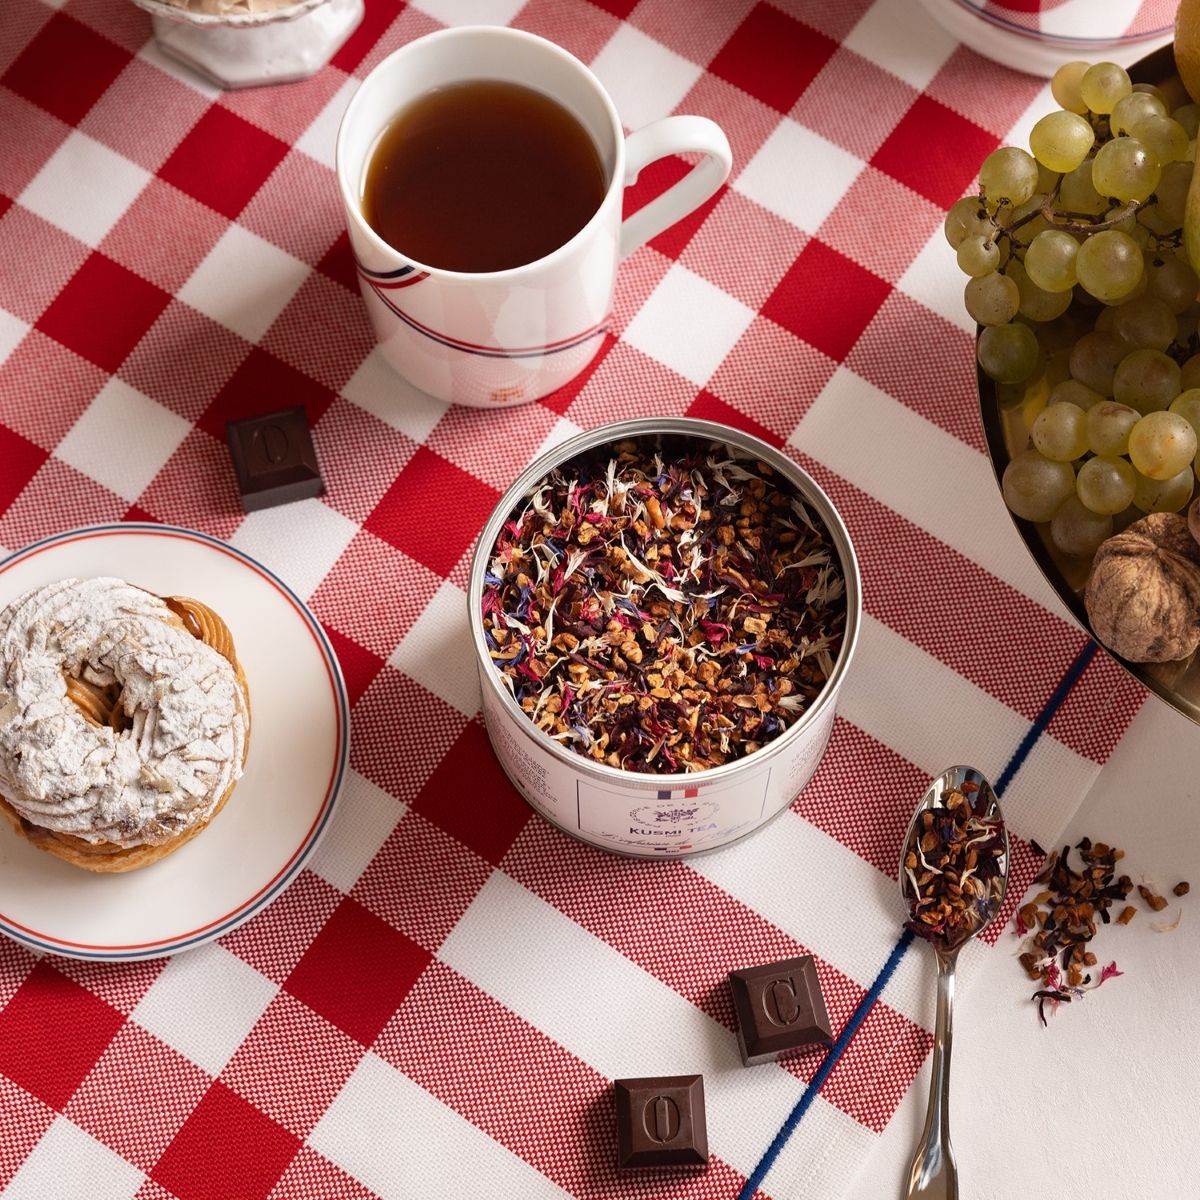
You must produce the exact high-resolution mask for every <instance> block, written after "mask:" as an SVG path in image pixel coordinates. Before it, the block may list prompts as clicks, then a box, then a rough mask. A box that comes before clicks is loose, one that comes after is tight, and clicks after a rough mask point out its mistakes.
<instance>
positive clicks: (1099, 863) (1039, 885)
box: [1015, 838, 1190, 1025]
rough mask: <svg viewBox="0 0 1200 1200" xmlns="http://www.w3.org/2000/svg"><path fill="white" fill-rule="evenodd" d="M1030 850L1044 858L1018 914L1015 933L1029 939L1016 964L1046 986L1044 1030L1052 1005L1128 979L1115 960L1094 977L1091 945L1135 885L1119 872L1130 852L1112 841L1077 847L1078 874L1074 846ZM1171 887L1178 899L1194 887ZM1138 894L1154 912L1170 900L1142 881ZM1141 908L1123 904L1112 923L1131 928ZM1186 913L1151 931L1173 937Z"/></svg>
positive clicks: (1041, 993)
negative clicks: (1122, 977)
mask: <svg viewBox="0 0 1200 1200" xmlns="http://www.w3.org/2000/svg"><path fill="white" fill-rule="evenodd" d="M1031 846H1032V849H1033V851H1034V853H1036V854H1039V855H1041V856H1042V857H1043V858H1045V860H1046V861H1045V863H1044V864H1043V866H1042V870H1041V871H1040V873H1039V874H1038V876H1037V878H1036V879H1035V880H1034V881H1033V884H1032V885H1031V888H1033V889H1037V890H1036V892H1035V894H1034V895H1033V897H1032V899H1030V900H1029V901H1028V902H1027V903H1025V904H1023V905H1021V906H1020V907H1019V908H1018V909H1017V913H1016V917H1015V927H1016V934H1017V936H1018V937H1021V938H1024V939H1025V940H1024V941H1023V942H1022V944H1021V953H1020V955H1019V957H1018V961H1019V962H1020V964H1021V967H1022V969H1023V970H1024V971H1025V973H1026V974H1027V975H1028V976H1029V978H1030V979H1034V980H1037V982H1039V983H1040V984H1042V986H1041V987H1040V988H1039V989H1038V990H1037V991H1036V992H1034V993H1033V997H1032V998H1033V1000H1034V1001H1035V1002H1036V1004H1037V1007H1038V1017H1039V1018H1040V1020H1041V1022H1042V1024H1043V1025H1045V1024H1046V1006H1047V1005H1049V1006H1050V1011H1051V1012H1054V1011H1055V1010H1056V1009H1057V1008H1058V1006H1059V1005H1060V1004H1069V1003H1070V1002H1071V1001H1072V1000H1073V999H1080V998H1082V997H1083V996H1084V995H1086V994H1087V993H1088V992H1090V991H1094V990H1095V989H1096V988H1098V987H1100V986H1101V985H1102V984H1104V983H1107V982H1108V980H1110V979H1115V978H1116V977H1117V976H1119V975H1122V974H1124V972H1123V971H1120V970H1119V969H1118V968H1117V964H1116V963H1115V962H1110V963H1109V964H1108V965H1107V966H1105V967H1103V968H1102V969H1101V970H1100V971H1099V972H1096V971H1095V970H1094V969H1093V968H1095V967H1096V966H1097V965H1098V964H1099V961H1100V960H1099V959H1098V958H1097V957H1096V955H1095V953H1093V952H1092V950H1091V949H1090V946H1091V942H1092V939H1093V938H1094V937H1095V936H1096V932H1097V929H1098V926H1099V925H1108V924H1110V923H1111V922H1112V921H1113V919H1114V918H1113V917H1112V915H1111V912H1110V910H1111V909H1112V907H1113V905H1114V904H1116V903H1117V902H1118V901H1124V900H1126V899H1127V898H1128V897H1129V896H1130V895H1131V894H1132V893H1133V891H1134V884H1133V880H1132V879H1130V877H1129V876H1128V875H1121V876H1119V877H1118V875H1117V863H1118V862H1120V861H1121V860H1122V859H1123V858H1124V857H1125V851H1124V850H1119V849H1115V848H1114V847H1112V846H1109V845H1108V844H1107V843H1104V842H1092V841H1091V839H1090V838H1083V839H1082V840H1081V841H1080V842H1079V843H1078V844H1077V845H1076V846H1075V847H1074V848H1075V850H1076V851H1077V853H1078V855H1079V859H1080V866H1079V868H1078V869H1075V868H1074V867H1072V865H1071V862H1070V855H1071V849H1072V848H1071V847H1070V846H1064V847H1063V848H1062V850H1061V851H1056V852H1054V853H1052V854H1049V855H1047V854H1046V852H1045V851H1044V850H1043V849H1042V848H1041V847H1040V846H1039V845H1038V844H1037V843H1036V842H1033V843H1031ZM1173 890H1174V894H1175V895H1176V896H1186V895H1187V893H1188V891H1189V890H1190V888H1189V885H1188V884H1187V882H1186V881H1184V882H1180V883H1178V884H1176V886H1175V888H1174V889H1173ZM1137 892H1138V894H1139V895H1140V896H1141V898H1142V901H1143V902H1144V903H1145V904H1146V906H1147V907H1149V908H1150V909H1152V910H1153V911H1154V912H1161V911H1162V910H1163V909H1164V908H1166V906H1167V901H1166V900H1165V899H1164V898H1163V897H1162V896H1160V895H1159V894H1158V893H1157V892H1156V891H1155V890H1154V889H1153V888H1152V887H1150V886H1149V885H1147V884H1145V883H1142V884H1139V885H1138V886H1137ZM1137 911H1138V910H1137V908H1136V907H1135V906H1134V905H1132V904H1124V905H1123V907H1122V908H1121V910H1120V912H1119V914H1118V915H1117V916H1116V918H1115V923H1116V924H1118V925H1128V924H1129V923H1130V922H1131V921H1132V920H1133V918H1134V917H1135V916H1137ZM1182 916H1183V910H1182V909H1180V913H1179V916H1178V917H1177V918H1176V919H1175V921H1174V922H1172V923H1169V924H1168V923H1167V922H1162V921H1155V922H1152V923H1151V928H1152V929H1154V930H1155V932H1159V933H1165V932H1168V931H1169V930H1171V929H1175V928H1177V927H1178V925H1179V921H1180V919H1181V918H1182Z"/></svg>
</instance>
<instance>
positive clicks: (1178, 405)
mask: <svg viewBox="0 0 1200 1200" xmlns="http://www.w3.org/2000/svg"><path fill="white" fill-rule="evenodd" d="M1167 411H1168V412H1173V413H1175V414H1177V415H1178V416H1181V417H1182V418H1183V419H1184V420H1185V421H1186V422H1187V423H1188V424H1189V425H1190V426H1191V427H1192V429H1193V430H1194V431H1195V433H1196V436H1197V437H1200V388H1187V389H1186V390H1185V391H1182V392H1180V393H1179V395H1178V396H1176V397H1175V399H1174V400H1172V401H1171V407H1170V408H1169V409H1167Z"/></svg>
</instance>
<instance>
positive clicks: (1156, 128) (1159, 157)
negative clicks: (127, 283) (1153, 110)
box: [1129, 116, 1188, 167]
mask: <svg viewBox="0 0 1200 1200" xmlns="http://www.w3.org/2000/svg"><path fill="white" fill-rule="evenodd" d="M1129 132H1130V136H1131V137H1135V138H1137V140H1138V141H1139V142H1141V143H1142V145H1143V146H1145V147H1146V149H1147V150H1148V151H1149V152H1150V154H1151V155H1152V156H1153V157H1154V159H1155V160H1156V161H1157V162H1158V164H1159V166H1162V167H1165V166H1166V165H1167V163H1173V162H1179V161H1180V160H1181V159H1183V158H1185V157H1187V148H1188V135H1187V130H1185V129H1184V127H1183V126H1182V125H1180V124H1179V122H1178V121H1172V120H1171V118H1170V117H1159V116H1151V117H1140V118H1139V119H1138V120H1137V121H1135V122H1134V124H1133V128H1132V129H1131V130H1130V131H1129Z"/></svg>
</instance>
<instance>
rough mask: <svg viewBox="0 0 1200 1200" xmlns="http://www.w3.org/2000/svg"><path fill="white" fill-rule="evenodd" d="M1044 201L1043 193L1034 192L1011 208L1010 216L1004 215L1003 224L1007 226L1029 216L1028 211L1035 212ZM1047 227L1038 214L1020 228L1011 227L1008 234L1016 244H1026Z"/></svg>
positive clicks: (1044, 219)
mask: <svg viewBox="0 0 1200 1200" xmlns="http://www.w3.org/2000/svg"><path fill="white" fill-rule="evenodd" d="M1045 202H1046V196H1045V193H1044V192H1041V191H1038V192H1035V193H1034V194H1033V195H1032V196H1030V197H1029V199H1028V200H1026V201H1025V203H1024V204H1018V205H1017V207H1016V208H1014V209H1013V211H1012V214H1011V216H1009V215H1006V216H1005V218H1004V224H1005V225H1007V226H1009V227H1011V226H1013V225H1015V224H1017V222H1018V221H1021V220H1022V219H1023V218H1025V217H1027V216H1029V215H1030V213H1035V212H1037V211H1038V209H1040V208H1041V207H1042V205H1043V204H1045ZM1049 228H1050V226H1049V225H1048V224H1047V223H1046V218H1045V217H1043V216H1040V215H1039V216H1036V217H1034V218H1033V220H1032V221H1027V222H1026V223H1025V224H1024V225H1022V226H1021V227H1020V229H1013V231H1012V232H1011V233H1010V234H1009V235H1008V236H1009V238H1010V239H1011V240H1012V241H1013V242H1014V243H1015V244H1016V245H1018V246H1028V245H1029V243H1030V242H1032V241H1033V239H1034V238H1035V237H1037V235H1038V234H1039V233H1041V232H1042V230H1043V229H1049Z"/></svg>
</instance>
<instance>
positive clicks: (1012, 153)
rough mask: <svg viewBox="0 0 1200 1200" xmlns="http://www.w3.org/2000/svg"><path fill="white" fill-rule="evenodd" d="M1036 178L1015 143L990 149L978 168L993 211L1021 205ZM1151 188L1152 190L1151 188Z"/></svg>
mask: <svg viewBox="0 0 1200 1200" xmlns="http://www.w3.org/2000/svg"><path fill="white" fill-rule="evenodd" d="M1037 181H1038V168H1037V163H1036V162H1035V161H1034V159H1033V156H1032V155H1031V154H1026V153H1025V151H1024V150H1022V149H1020V148H1019V147H1018V146H1001V147H1000V149H999V150H993V151H992V152H991V154H989V155H988V156H987V158H985V159H984V160H983V166H981V167H980V168H979V187H980V190H981V191H982V192H983V196H984V199H985V200H986V201H987V206H988V208H989V210H991V211H992V212H995V210H996V208H997V207H998V206H999V204H1000V202H1001V201H1003V200H1007V201H1008V202H1009V203H1010V204H1011V205H1013V206H1014V207H1016V206H1017V205H1019V204H1024V203H1025V201H1026V200H1028V199H1029V198H1030V197H1031V196H1032V195H1033V194H1034V192H1035V190H1036V189H1037ZM1155 182H1156V183H1157V182H1158V180H1157V179H1155ZM1150 190H1151V191H1153V190H1154V189H1153V187H1151V189H1150ZM1146 194H1147V195H1149V194H1150V193H1149V192H1147V193H1146Z"/></svg>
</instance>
